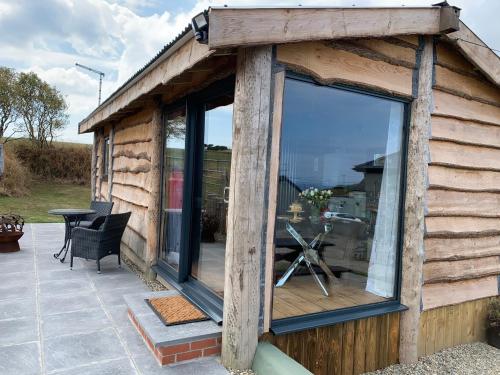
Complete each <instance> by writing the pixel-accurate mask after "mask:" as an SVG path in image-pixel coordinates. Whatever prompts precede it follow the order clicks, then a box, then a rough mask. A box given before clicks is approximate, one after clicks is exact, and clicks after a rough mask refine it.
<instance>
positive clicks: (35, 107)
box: [17, 72, 68, 148]
mask: <svg viewBox="0 0 500 375" xmlns="http://www.w3.org/2000/svg"><path fill="white" fill-rule="evenodd" d="M17 88H18V90H17V91H18V111H19V117H20V120H21V123H22V127H23V131H24V132H25V133H26V136H27V137H28V138H29V139H30V140H31V141H32V142H34V143H36V144H37V145H38V146H39V147H40V148H44V147H46V146H50V145H51V144H52V141H53V140H54V137H55V136H56V135H57V132H58V131H60V130H62V129H63V128H64V127H65V126H66V123H67V120H68V115H67V113H66V111H67V109H68V106H67V104H66V101H65V100H64V97H63V96H62V94H61V93H60V92H59V91H58V90H57V89H56V88H55V87H52V86H50V85H49V84H48V83H47V82H45V81H43V80H42V79H40V77H38V76H37V75H36V74H35V73H33V72H30V73H20V74H19V79H18V82H17Z"/></svg>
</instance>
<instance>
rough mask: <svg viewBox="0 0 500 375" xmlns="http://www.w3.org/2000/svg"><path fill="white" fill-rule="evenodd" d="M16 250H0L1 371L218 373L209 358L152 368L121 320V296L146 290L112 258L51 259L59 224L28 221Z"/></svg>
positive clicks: (10, 374) (44, 374)
mask: <svg viewBox="0 0 500 375" xmlns="http://www.w3.org/2000/svg"><path fill="white" fill-rule="evenodd" d="M24 231H25V235H24V236H23V237H22V238H21V241H20V245H21V251H20V252H18V253H11V254H0V374H1V375H14V374H15V375H25V374H26V375H31V374H41V375H52V374H54V375H56V374H63V375H64V374H68V375H69V374H71V375H87V374H88V375H90V374H103V375H114V374H120V375H122V374H123V375H128V374H138V375H150V374H166V375H180V374H203V375H219V374H220V375H223V374H224V375H226V374H228V372H227V371H226V370H225V369H224V367H222V366H221V365H220V363H219V362H218V359H217V358H216V357H212V358H207V359H203V360H202V361H197V360H194V361H188V362H185V363H183V364H182V365H172V366H164V367H160V366H159V365H158V364H157V363H156V361H155V359H154V357H153V356H152V355H151V353H150V352H149V350H148V348H147V347H146V345H145V343H144V341H143V339H142V337H141V336H140V334H139V333H138V332H137V331H136V329H135V327H134V326H133V325H132V323H131V322H130V321H129V319H128V316H127V307H126V302H125V299H124V295H129V294H142V295H144V294H147V293H151V292H150V290H149V289H148V288H147V287H146V285H145V284H144V283H143V282H142V281H141V280H140V279H139V278H138V277H137V276H136V275H135V274H133V273H132V272H131V271H130V270H129V269H128V268H127V267H126V266H125V265H123V267H122V268H118V263H117V258H116V256H110V257H108V258H105V259H103V261H102V262H101V269H102V273H101V274H97V267H96V264H95V262H94V261H86V260H85V259H79V258H78V259H75V263H74V269H73V270H72V271H70V269H69V257H68V258H67V260H66V262H65V263H61V262H59V261H58V260H57V259H54V257H53V256H52V254H53V253H54V252H55V251H58V250H59V249H60V248H61V246H62V242H63V238H64V226H63V225H62V224H28V225H26V226H25V228H24Z"/></svg>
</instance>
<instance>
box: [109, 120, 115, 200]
mask: <svg viewBox="0 0 500 375" xmlns="http://www.w3.org/2000/svg"><path fill="white" fill-rule="evenodd" d="M114 142H115V125H111V129H110V130H109V150H108V202H111V201H113V197H112V195H111V194H112V192H113V144H114Z"/></svg>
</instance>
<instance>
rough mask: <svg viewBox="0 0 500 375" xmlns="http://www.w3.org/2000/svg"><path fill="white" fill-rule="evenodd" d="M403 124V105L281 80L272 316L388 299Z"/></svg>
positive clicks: (392, 279)
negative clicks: (281, 107)
mask: <svg viewBox="0 0 500 375" xmlns="http://www.w3.org/2000/svg"><path fill="white" fill-rule="evenodd" d="M403 119H404V105H403V104H402V103H400V102H397V101H391V100H387V99H383V98H378V97H374V96H370V95H365V94H360V93H355V92H352V91H347V90H341V89H336V88H332V87H327V86H320V85H316V84H313V83H309V82H304V81H299V80H294V79H287V80H286V85H285V93H284V103H283V123H282V138H281V152H280V174H279V186H278V202H277V218H276V233H275V245H276V253H275V260H276V263H275V283H276V285H277V286H276V287H275V290H274V305H273V318H274V319H280V318H285V317H289V316H297V315H304V314H309V313H315V312H320V311H327V310H335V309H339V308H345V307H352V306H357V305H364V304H370V303H376V302H382V301H386V300H388V299H391V298H393V297H394V295H395V294H394V290H395V280H396V263H397V262H396V259H397V251H398V231H399V202H400V194H401V183H400V181H401V171H402V167H401V146H402V144H403V139H402V137H403V131H402V130H403ZM301 257H305V258H306V259H301ZM299 261H301V262H300V264H298V263H299ZM309 261H310V262H311V266H310V267H308V266H307V263H308V262H309ZM294 262H295V263H294ZM294 265H297V267H296V268H293V267H294ZM315 275H316V276H317V278H315Z"/></svg>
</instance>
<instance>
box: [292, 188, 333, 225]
mask: <svg viewBox="0 0 500 375" xmlns="http://www.w3.org/2000/svg"><path fill="white" fill-rule="evenodd" d="M332 196H333V193H332V191H331V190H320V189H318V188H315V187H310V188H307V189H305V190H303V191H302V192H300V193H299V197H300V198H302V199H303V200H305V201H306V202H307V203H308V204H309V206H310V212H311V216H310V217H309V219H310V220H311V223H313V224H319V223H320V221H321V211H322V210H323V209H325V208H326V207H327V205H328V200H329V199H330V198H331V197H332Z"/></svg>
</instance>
